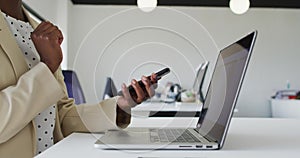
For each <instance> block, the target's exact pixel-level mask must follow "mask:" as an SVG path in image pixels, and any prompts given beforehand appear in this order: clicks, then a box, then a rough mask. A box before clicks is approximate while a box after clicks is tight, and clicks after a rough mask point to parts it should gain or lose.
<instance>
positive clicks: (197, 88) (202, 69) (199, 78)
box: [193, 61, 209, 102]
mask: <svg viewBox="0 0 300 158" xmlns="http://www.w3.org/2000/svg"><path fill="white" fill-rule="evenodd" d="M208 65H209V62H208V61H206V62H204V63H202V64H201V65H200V66H199V68H198V69H197V74H196V77H195V81H194V85H193V91H194V92H195V93H196V94H197V95H201V97H203V96H202V87H203V82H204V79H205V75H206V71H207V68H208ZM199 99H200V101H201V102H203V100H204V98H199Z"/></svg>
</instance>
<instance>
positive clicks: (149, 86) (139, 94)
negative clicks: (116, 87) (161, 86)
mask: <svg viewBox="0 0 300 158" xmlns="http://www.w3.org/2000/svg"><path fill="white" fill-rule="evenodd" d="M141 81H142V82H143V84H144V86H145V90H146V91H144V90H143V89H142V87H141V86H140V85H139V84H138V82H137V81H136V80H135V79H133V80H132V81H131V85H132V87H133V89H134V90H135V92H136V98H132V96H131V95H130V93H129V90H128V88H127V86H126V85H125V84H123V85H122V93H123V96H120V97H119V99H118V101H117V103H118V105H119V107H120V108H121V109H127V108H131V107H134V106H136V105H137V104H140V103H142V102H143V101H145V100H147V99H149V98H151V97H153V96H154V94H155V90H154V89H155V87H156V83H157V80H156V75H155V74H154V73H153V74H152V75H151V76H150V79H149V78H147V77H146V76H143V77H142V78H141Z"/></svg>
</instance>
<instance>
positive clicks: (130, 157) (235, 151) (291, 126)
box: [37, 118, 300, 158]
mask: <svg viewBox="0 0 300 158" xmlns="http://www.w3.org/2000/svg"><path fill="white" fill-rule="evenodd" d="M175 122H176V124H175ZM196 122H197V118H194V119H193V120H192V121H191V120H190V118H148V119H134V120H133V122H132V125H131V126H132V127H134V126H139V127H151V126H152V127H155V126H169V127H179V126H180V125H181V126H182V125H186V124H189V125H190V126H193V125H195V124H196ZM100 136H101V134H94V135H92V134H79V133H74V134H72V135H70V136H69V137H67V138H65V139H64V140H62V141H60V142H59V143H57V144H55V145H54V146H53V147H51V148H50V149H48V150H47V151H45V152H43V153H42V154H40V155H38V156H37V157H38V158H57V157H72V158H83V157H88V158H100V157H102V158H215V157H217V158H219V157H221V158H234V157H236V158H258V157H261V158H283V157H291V158H296V157H299V156H300V119H298V120H297V119H271V118H270V119H268V118H233V120H232V123H231V126H230V129H229V133H228V135H227V138H226V142H225V145H224V147H223V149H222V150H216V151H196V150H193V151H183V150H155V151H150V150H140V151H122V150H101V149H95V148H94V142H95V141H96V139H97V137H100Z"/></svg>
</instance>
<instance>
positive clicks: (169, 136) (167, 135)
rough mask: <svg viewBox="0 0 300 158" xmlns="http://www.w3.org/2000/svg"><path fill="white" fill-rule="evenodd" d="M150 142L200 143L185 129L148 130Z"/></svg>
mask: <svg viewBox="0 0 300 158" xmlns="http://www.w3.org/2000/svg"><path fill="white" fill-rule="evenodd" d="M150 140H151V142H201V141H200V140H199V139H197V138H196V137H195V136H193V135H192V134H191V133H190V131H188V130H186V129H150Z"/></svg>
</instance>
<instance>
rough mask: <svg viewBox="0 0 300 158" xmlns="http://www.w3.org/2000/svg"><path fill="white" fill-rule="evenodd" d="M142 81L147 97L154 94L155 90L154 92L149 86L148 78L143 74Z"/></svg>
mask: <svg viewBox="0 0 300 158" xmlns="http://www.w3.org/2000/svg"><path fill="white" fill-rule="evenodd" d="M142 82H143V84H144V85H145V88H146V91H147V93H148V96H149V97H152V96H154V93H155V92H154V89H153V87H152V86H151V83H150V80H149V79H148V78H147V77H146V76H143V77H142Z"/></svg>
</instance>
